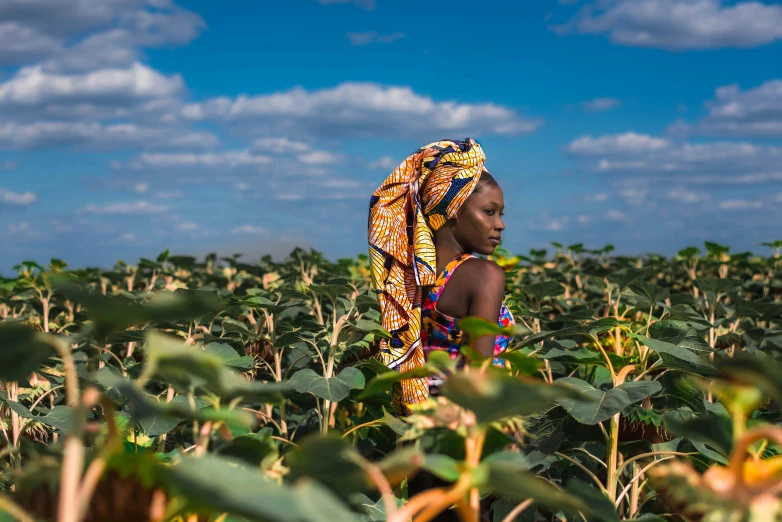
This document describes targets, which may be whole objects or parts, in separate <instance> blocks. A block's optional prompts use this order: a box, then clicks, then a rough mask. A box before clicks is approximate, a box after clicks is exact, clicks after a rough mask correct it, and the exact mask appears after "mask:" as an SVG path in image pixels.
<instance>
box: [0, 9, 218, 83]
mask: <svg viewBox="0 0 782 522" xmlns="http://www.w3.org/2000/svg"><path fill="white" fill-rule="evenodd" d="M0 20H2V21H3V23H2V24H0V63H7V64H15V63H23V62H24V61H30V60H42V61H46V64H47V67H50V68H74V67H82V68H84V67H85V66H86V67H88V68H93V67H96V65H97V66H100V65H104V64H107V63H111V64H120V63H121V64H122V65H126V64H127V63H129V62H130V61H132V60H135V59H137V58H138V56H139V54H140V49H141V48H143V47H155V46H160V45H164V44H167V43H185V42H189V41H190V40H192V39H193V38H195V37H196V35H197V34H198V33H199V32H200V31H201V30H202V29H203V27H204V23H203V20H202V19H201V18H200V17H199V16H198V15H197V14H195V13H193V12H191V11H187V10H186V9H182V8H180V7H178V6H177V5H176V4H175V3H174V2H172V1H170V0H113V1H110V2H107V1H104V2H96V1H95V0H67V1H63V0H35V1H29V0H4V1H3V2H2V3H0Z"/></svg>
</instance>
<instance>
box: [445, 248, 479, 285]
mask: <svg viewBox="0 0 782 522" xmlns="http://www.w3.org/2000/svg"><path fill="white" fill-rule="evenodd" d="M474 257H475V256H474V255H473V254H461V255H459V256H457V257H455V258H454V259H453V260H452V261H451V262H450V263H448V264H447V265H445V268H444V269H443V271H442V272H440V275H439V276H437V282H436V283H435V286H436V287H439V288H442V287H444V286H445V285H446V283H448V280H449V279H451V276H452V275H453V273H454V272H455V271H456V269H457V268H458V267H459V265H461V264H462V263H464V262H465V261H467V260H468V259H472V258H474Z"/></svg>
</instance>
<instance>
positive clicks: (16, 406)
mask: <svg viewBox="0 0 782 522" xmlns="http://www.w3.org/2000/svg"><path fill="white" fill-rule="evenodd" d="M3 402H5V404H7V405H8V407H9V408H11V410H13V411H14V412H16V413H17V414H18V415H19V416H20V417H22V418H24V419H31V420H34V421H36V422H40V423H41V424H45V425H47V426H51V427H52V428H56V429H57V430H60V431H61V432H67V431H69V430H70V429H71V426H72V423H73V410H72V409H71V408H69V407H68V406H64V405H57V406H55V407H54V408H52V409H51V410H49V411H48V412H46V413H45V414H44V415H36V414H34V413H32V412H31V411H30V410H28V409H27V408H26V407H25V406H24V405H23V404H20V403H18V402H16V401H12V400H8V399H4V400H3Z"/></svg>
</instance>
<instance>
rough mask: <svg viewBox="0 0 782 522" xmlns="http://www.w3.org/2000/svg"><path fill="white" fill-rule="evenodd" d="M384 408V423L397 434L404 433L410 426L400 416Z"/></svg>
mask: <svg viewBox="0 0 782 522" xmlns="http://www.w3.org/2000/svg"><path fill="white" fill-rule="evenodd" d="M382 410H383V418H382V421H383V424H384V425H386V426H388V427H389V428H391V430H392V431H393V432H394V433H396V434H397V435H404V434H405V432H406V431H407V430H408V429H409V428H410V426H409V425H408V424H407V423H406V422H404V421H403V420H401V419H399V418H398V417H394V416H393V415H392V414H390V413H388V412H387V411H386V409H385V408H382Z"/></svg>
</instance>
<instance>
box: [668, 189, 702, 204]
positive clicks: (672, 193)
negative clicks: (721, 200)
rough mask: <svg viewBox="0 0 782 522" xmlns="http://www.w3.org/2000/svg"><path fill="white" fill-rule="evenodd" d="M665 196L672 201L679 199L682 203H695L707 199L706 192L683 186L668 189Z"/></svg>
mask: <svg viewBox="0 0 782 522" xmlns="http://www.w3.org/2000/svg"><path fill="white" fill-rule="evenodd" d="M665 197H667V198H668V199H670V200H673V201H681V202H682V203H697V202H699V201H705V200H707V199H709V196H708V195H707V194H703V193H701V192H695V191H694V190H688V189H686V188H683V187H676V188H673V189H671V190H669V191H668V193H667V194H666V196H665Z"/></svg>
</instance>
